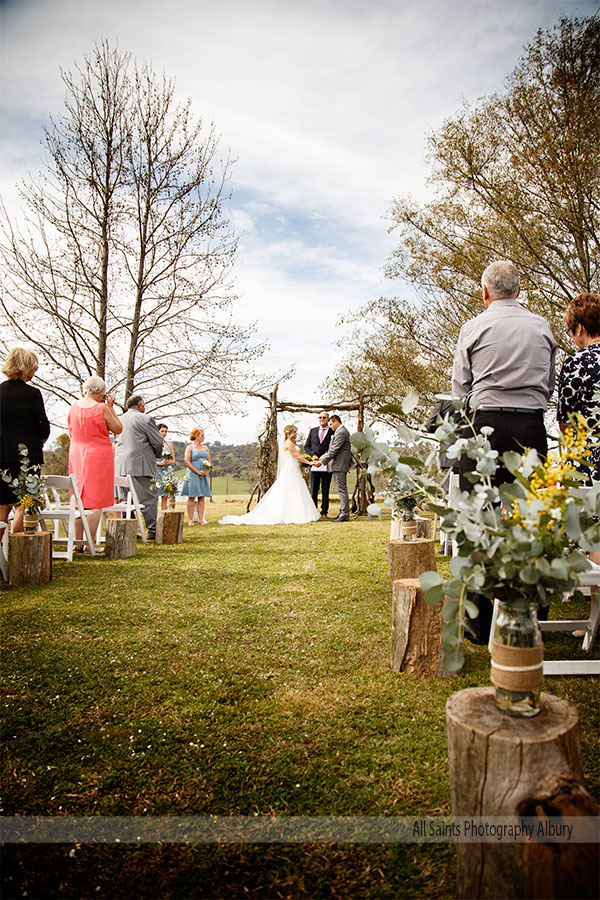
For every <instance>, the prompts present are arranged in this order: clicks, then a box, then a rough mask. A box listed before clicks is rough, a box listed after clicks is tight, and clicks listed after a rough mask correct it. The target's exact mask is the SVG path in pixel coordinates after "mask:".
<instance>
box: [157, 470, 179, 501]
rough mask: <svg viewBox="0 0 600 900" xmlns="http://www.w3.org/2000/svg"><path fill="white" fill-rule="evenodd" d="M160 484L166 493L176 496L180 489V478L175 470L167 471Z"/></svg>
mask: <svg viewBox="0 0 600 900" xmlns="http://www.w3.org/2000/svg"><path fill="white" fill-rule="evenodd" d="M158 484H159V485H160V487H161V488H162V490H163V491H164V492H165V494H167V495H171V496H172V497H174V496H175V494H176V493H177V492H178V490H179V479H178V478H177V476H176V475H175V472H172V471H167V472H165V473H164V475H163V477H162V478H161V480H160V482H158Z"/></svg>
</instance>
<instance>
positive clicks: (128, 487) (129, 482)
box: [96, 475, 148, 543]
mask: <svg viewBox="0 0 600 900" xmlns="http://www.w3.org/2000/svg"><path fill="white" fill-rule="evenodd" d="M115 487H117V488H119V487H120V488H123V490H125V491H127V494H126V498H125V500H121V501H118V502H115V503H113V505H112V506H106V507H104V508H103V510H102V515H101V516H100V522H99V523H98V532H97V534H96V541H98V542H102V541H104V538H105V532H106V517H107V514H108V513H115V512H118V513H121V514H122V515H124V516H125V518H126V519H129V518H130V516H131V513H132V512H135V517H136V519H137V525H138V528H137V531H138V534H139V536H140V537H141V539H142V541H144V543H146V541H147V540H148V538H147V537H146V526H145V524H144V517H143V515H142V510H143V508H144V506H143V504H142V503H140V502H139V500H138V496H137V493H136V490H135V486H134V484H133V479H132V477H131V475H115Z"/></svg>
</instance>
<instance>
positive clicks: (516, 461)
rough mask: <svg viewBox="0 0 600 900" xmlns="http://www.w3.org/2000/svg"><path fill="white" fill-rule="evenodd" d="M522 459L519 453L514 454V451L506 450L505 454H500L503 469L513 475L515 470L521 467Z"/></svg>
mask: <svg viewBox="0 0 600 900" xmlns="http://www.w3.org/2000/svg"><path fill="white" fill-rule="evenodd" d="M522 461H523V459H522V457H521V454H520V453H516V452H515V451H514V450H507V451H506V453H503V454H502V462H503V463H504V466H505V468H507V469H508V471H509V472H510V473H511V474H512V475H514V474H516V471H517V469H518V468H519V466H520V465H521V463H522Z"/></svg>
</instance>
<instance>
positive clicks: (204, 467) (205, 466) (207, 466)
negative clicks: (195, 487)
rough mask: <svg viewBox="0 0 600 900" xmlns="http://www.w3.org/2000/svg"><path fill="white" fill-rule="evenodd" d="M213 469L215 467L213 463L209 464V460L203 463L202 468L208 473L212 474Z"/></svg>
mask: <svg viewBox="0 0 600 900" xmlns="http://www.w3.org/2000/svg"><path fill="white" fill-rule="evenodd" d="M212 467H213V464H212V463H211V462H209V460H208V459H207V460H206V461H205V462H203V463H202V468H203V469H206V471H207V472H210V471H211V469H212Z"/></svg>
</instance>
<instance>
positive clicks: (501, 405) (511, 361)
mask: <svg viewBox="0 0 600 900" xmlns="http://www.w3.org/2000/svg"><path fill="white" fill-rule="evenodd" d="M481 286H482V289H483V302H484V303H485V306H486V309H485V312H482V313H481V314H480V315H479V316H476V317H475V318H474V319H471V320H470V321H469V322H467V323H466V324H465V325H463V327H462V329H461V331H460V334H459V337H458V344H457V346H456V353H455V356H454V368H453V372H452V393H453V395H454V396H455V397H460V398H468V399H469V400H470V399H472V398H477V399H478V400H479V402H480V407H479V408H478V410H477V412H476V413H475V418H474V424H475V429H476V431H479V430H480V429H481V428H482V427H483V426H484V425H489V426H491V427H492V428H493V429H494V431H493V433H492V434H491V435H490V436H489V442H490V444H491V445H492V449H493V450H497V451H498V453H499V454H502V453H504V452H505V451H506V450H517V451H521V450H523V448H524V447H533V448H535V449H536V450H537V451H538V453H541V454H543V455H544V456H545V455H546V453H547V452H548V439H547V436H546V427H545V424H544V412H545V410H546V407H547V405H548V399H549V397H550V395H551V393H552V390H553V388H554V356H555V353H556V341H555V340H554V335H553V334H552V331H551V329H550V326H549V325H548V323H547V322H546V320H545V319H543V318H542V316H538V315H536V314H535V313H532V312H529V310H527V309H525V308H524V307H523V306H522V305H521V304H520V303H519V302H518V301H517V297H518V296H519V292H520V289H521V287H520V279H519V273H518V271H517V268H516V266H515V265H514V264H513V263H511V262H508V261H506V260H502V261H499V262H494V263H492V264H491V265H490V266H488V267H487V269H486V270H485V272H484V273H483V275H482V277H481ZM459 466H460V473H461V479H460V486H461V488H462V490H466V491H470V490H471V489H472V487H473V485H472V484H471V483H470V482H469V481H468V480H467V479H466V478H465V477H464V473H465V472H468V471H470V470H473V469H474V468H475V460H472V459H468V458H467V457H466V456H463V457H461V460H460V464H459ZM511 480H512V475H511V474H510V473H509V472H508V471H507V470H506V469H504V468H500V469H498V472H497V473H496V484H502V483H504V482H506V481H511ZM470 599H471V600H473V601H474V602H475V603H476V604H477V606H478V608H479V616H478V617H477V618H475V619H473V620H472V621H471V631H470V633H471V636H470V638H469V639H470V640H471V641H473V642H474V643H478V644H487V642H488V639H489V632H490V625H491V620H492V605H491V603H490V601H489V600H488V599H487V598H486V597H484V596H483V595H478V594H471V595H470ZM547 614H548V610H547V609H546V610H542V609H540V610H539V617H540V618H547Z"/></svg>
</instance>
